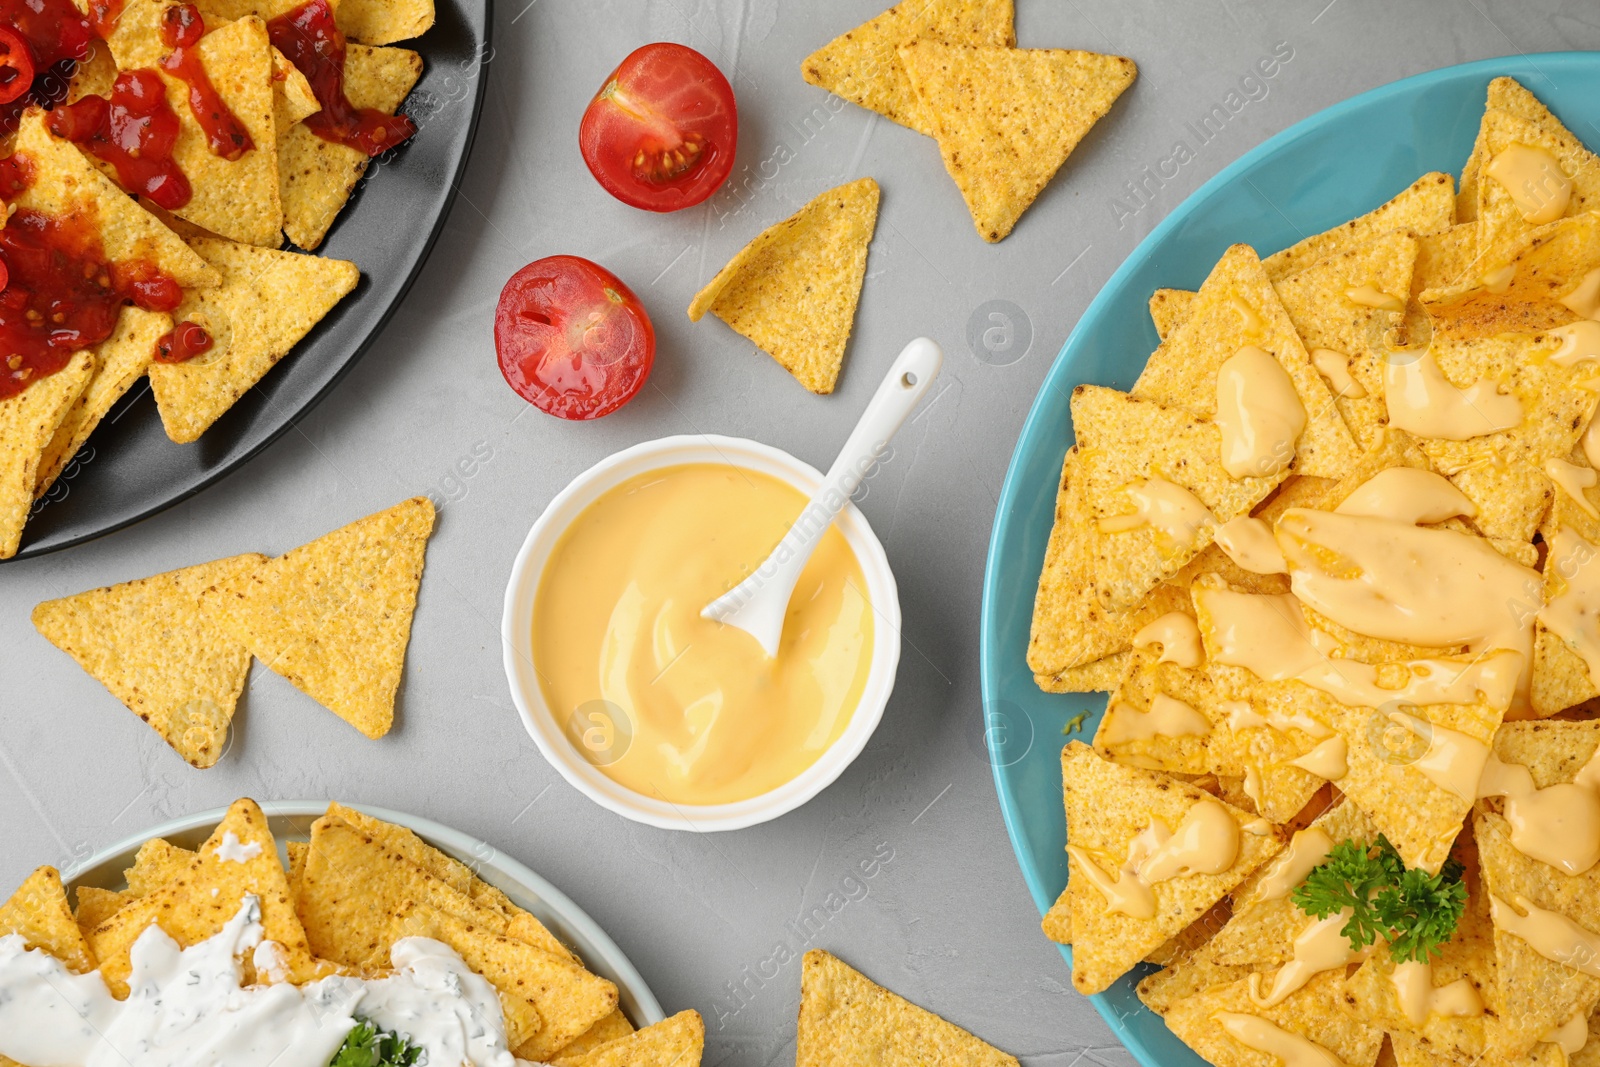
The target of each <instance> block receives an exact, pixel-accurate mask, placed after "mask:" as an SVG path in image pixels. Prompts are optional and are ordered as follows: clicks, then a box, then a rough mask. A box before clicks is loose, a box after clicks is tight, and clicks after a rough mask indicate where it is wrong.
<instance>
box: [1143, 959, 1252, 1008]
mask: <svg viewBox="0 0 1600 1067" xmlns="http://www.w3.org/2000/svg"><path fill="white" fill-rule="evenodd" d="M1251 971H1252V969H1251V968H1250V967H1231V966H1226V965H1224V964H1220V963H1217V962H1216V961H1215V960H1213V959H1212V958H1211V956H1210V953H1207V952H1200V953H1198V954H1196V955H1194V956H1191V957H1190V958H1188V959H1186V960H1180V961H1178V962H1177V963H1174V964H1172V965H1170V966H1168V967H1166V968H1163V969H1162V970H1159V971H1157V972H1156V973H1155V974H1151V975H1146V976H1145V977H1144V978H1142V979H1141V980H1140V981H1139V985H1138V989H1137V992H1138V994H1139V1000H1140V1001H1142V1002H1143V1003H1144V1006H1145V1007H1147V1008H1149V1009H1150V1010H1151V1011H1153V1012H1155V1013H1156V1014H1157V1015H1162V1016H1164V1015H1166V1014H1167V1012H1169V1011H1171V1010H1172V1006H1173V1005H1174V1004H1176V1003H1178V1002H1179V1001H1180V1000H1186V999H1188V998H1189V997H1192V996H1194V995H1195V994H1197V993H1203V992H1205V991H1206V990H1208V989H1216V988H1217V987H1218V986H1225V985H1231V984H1232V983H1234V982H1237V981H1239V980H1240V979H1242V978H1246V977H1248V976H1249V975H1250V974H1251Z"/></svg>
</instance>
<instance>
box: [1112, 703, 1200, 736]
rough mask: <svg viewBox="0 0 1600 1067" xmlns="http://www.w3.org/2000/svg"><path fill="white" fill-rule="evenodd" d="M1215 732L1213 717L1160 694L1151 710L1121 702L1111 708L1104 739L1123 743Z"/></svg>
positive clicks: (1151, 704) (1152, 704) (1151, 705)
mask: <svg viewBox="0 0 1600 1067" xmlns="http://www.w3.org/2000/svg"><path fill="white" fill-rule="evenodd" d="M1210 732H1211V720H1210V719H1207V718H1206V717H1205V716H1204V715H1202V714H1200V713H1199V712H1198V711H1195V710H1194V709H1193V708H1191V707H1190V706H1189V705H1187V704H1185V703H1184V702H1183V701H1181V700H1178V699H1177V698H1175V697H1170V696H1168V695H1167V694H1165V693H1157V694H1156V696H1155V699H1154V700H1152V701H1150V710H1149V711H1140V710H1139V709H1138V708H1136V707H1134V706H1133V705H1131V704H1124V703H1122V702H1121V701H1118V702H1117V703H1116V704H1113V705H1112V707H1111V712H1110V714H1109V715H1108V716H1107V721H1106V724H1105V727H1104V729H1103V730H1102V732H1101V736H1100V741H1101V743H1102V744H1106V745H1121V744H1126V743H1128V742H1129V741H1151V740H1154V739H1155V738H1157V737H1204V736H1206V735H1207V734H1209V733H1210Z"/></svg>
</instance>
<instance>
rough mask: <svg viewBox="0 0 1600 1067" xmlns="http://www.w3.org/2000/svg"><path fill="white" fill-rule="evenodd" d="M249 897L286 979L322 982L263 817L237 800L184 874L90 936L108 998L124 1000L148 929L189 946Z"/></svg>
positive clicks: (249, 975)
mask: <svg viewBox="0 0 1600 1067" xmlns="http://www.w3.org/2000/svg"><path fill="white" fill-rule="evenodd" d="M225 845H226V847H224V846H225ZM213 890H215V892H213ZM247 895H250V896H254V897H256V899H257V901H258V902H259V904H260V907H261V925H262V927H263V929H264V936H265V937H266V938H267V939H268V940H271V941H276V942H278V943H279V944H280V945H282V946H283V948H284V953H285V956H286V959H287V967H286V972H287V978H288V980H289V981H291V982H294V983H296V984H300V983H303V982H307V981H311V980H313V979H315V978H318V977H321V976H322V974H324V973H325V965H322V964H319V963H318V962H317V961H315V960H313V959H312V958H311V953H310V952H309V951H308V950H307V948H306V934H305V930H304V929H303V928H302V927H301V925H300V920H299V919H298V918H297V917H296V916H295V912H294V903H293V901H292V900H290V898H289V885H288V882H287V881H286V879H285V878H284V874H283V865H282V864H281V863H280V862H279V860H278V846H277V843H276V842H275V841H274V840H273V839H272V832H271V831H270V830H269V829H267V817H266V816H265V815H263V814H262V812H261V809H260V808H259V807H258V806H257V805H256V803H255V801H253V800H238V801H235V802H234V804H233V806H232V807H230V808H229V809H228V814H227V815H226V816H224V818H223V820H222V822H220V823H218V824H217V828H216V829H215V830H214V831H213V832H212V834H211V836H210V837H209V838H207V839H206V842H205V844H203V845H201V846H200V852H199V854H198V855H197V856H196V857H195V859H194V861H193V862H192V863H191V864H190V865H189V869H188V870H187V871H186V872H184V873H183V874H181V875H179V876H178V877H177V878H176V879H174V880H172V881H170V882H168V883H167V884H166V885H163V886H161V887H160V888H159V889H156V890H155V891H153V892H151V893H150V894H149V895H148V896H144V897H140V898H139V899H138V900H136V901H134V902H132V903H131V904H129V905H128V906H127V907H125V908H123V909H122V910H121V911H119V912H117V913H116V914H115V915H113V916H111V918H109V919H107V920H106V921H104V922H102V923H101V924H100V925H99V926H97V927H95V928H94V930H93V931H92V932H91V933H90V935H89V942H90V944H91V946H92V947H93V948H94V951H95V955H96V956H98V957H99V959H100V973H101V975H102V976H103V977H104V978H105V980H106V984H107V985H108V986H110V987H111V991H112V993H113V994H115V995H116V996H118V997H124V996H126V995H127V989H128V984H127V978H128V975H129V961H128V952H129V950H130V949H131V948H132V947H133V943H134V941H135V940H137V939H138V937H139V935H140V934H142V933H144V931H145V930H146V929H147V928H148V927H149V926H150V925H151V924H152V923H154V924H155V925H157V926H159V927H161V929H162V930H164V931H166V932H167V934H169V935H170V936H171V937H172V939H173V940H175V941H177V942H178V944H179V945H180V946H183V947H187V946H189V945H193V944H195V943H197V942H199V941H203V940H205V939H206V938H208V937H210V936H212V935H213V934H215V933H217V932H218V931H219V930H221V929H222V927H223V926H224V925H225V924H226V923H227V922H228V921H229V920H230V919H232V918H233V917H234V916H235V915H236V914H238V911H239V909H240V908H241V907H242V906H243V905H244V900H245V897H246V896H247ZM253 970H254V969H253V968H252V967H250V966H249V961H248V960H247V961H246V978H247V980H249V979H251V978H253Z"/></svg>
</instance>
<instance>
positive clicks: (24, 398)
mask: <svg viewBox="0 0 1600 1067" xmlns="http://www.w3.org/2000/svg"><path fill="white" fill-rule="evenodd" d="M94 367H95V360H94V353H93V352H91V351H89V350H87V349H85V350H84V351H82V352H77V353H75V354H74V355H73V356H72V357H71V358H70V359H69V360H68V361H67V363H66V365H65V366H63V367H62V368H61V369H60V370H58V371H56V372H55V373H54V374H52V375H50V376H49V377H48V378H43V379H41V380H39V381H36V382H34V383H33V384H32V385H30V386H28V387H27V388H26V389H24V390H23V391H22V392H20V393H17V394H16V395H14V396H8V397H6V398H5V399H4V400H0V559H10V558H11V557H12V556H14V555H16V554H17V547H18V545H20V544H21V543H22V526H23V524H24V523H25V522H27V521H28V513H29V512H30V511H31V510H32V509H33V499H34V494H33V487H34V486H35V485H36V484H38V481H39V467H40V465H41V463H42V462H43V460H44V455H45V452H46V450H47V449H48V448H49V447H50V442H51V441H52V440H53V439H54V438H55V435H56V430H57V428H59V427H60V425H61V423H62V421H63V420H65V419H66V417H67V415H68V414H69V413H70V412H71V411H72V405H73V404H74V403H75V402H76V401H77V399H78V396H79V395H80V394H81V393H82V392H83V390H84V387H85V386H86V385H87V384H88V382H89V377H90V376H91V375H92V374H93V373H94Z"/></svg>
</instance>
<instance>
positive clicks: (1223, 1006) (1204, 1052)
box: [1166, 971, 1383, 1067]
mask: <svg viewBox="0 0 1600 1067" xmlns="http://www.w3.org/2000/svg"><path fill="white" fill-rule="evenodd" d="M1343 989H1344V982H1343V975H1342V974H1339V973H1336V972H1333V971H1323V972H1322V973H1321V974H1318V975H1317V976H1316V977H1315V978H1312V979H1311V981H1309V982H1307V983H1306V985H1305V987H1304V988H1303V989H1301V990H1299V991H1298V992H1296V993H1294V994H1292V995H1290V997H1289V998H1288V999H1287V1000H1285V1001H1283V1002H1282V1003H1281V1004H1277V1005H1274V1006H1273V1007H1270V1008H1262V1007H1259V1006H1257V1005H1256V1004H1255V1003H1254V1002H1253V1001H1252V1000H1251V997H1250V988H1249V982H1248V980H1244V979H1241V980H1240V981H1237V982H1234V983H1233V984H1232V985H1225V986H1217V987H1214V988H1212V989H1207V990H1205V991H1203V992H1200V993H1196V994H1195V995H1194V996H1192V997H1188V998H1186V999H1184V1000H1180V1001H1178V1002H1177V1003H1175V1004H1173V1005H1172V1007H1171V1008H1170V1009H1169V1010H1168V1011H1167V1014H1166V1021H1167V1027H1168V1029H1170V1030H1171V1031H1172V1032H1173V1033H1174V1034H1176V1035H1178V1038H1179V1039H1180V1040H1182V1041H1183V1042H1184V1044H1186V1045H1188V1046H1189V1047H1190V1048H1192V1049H1194V1050H1195V1052H1197V1053H1199V1054H1200V1055H1201V1056H1203V1057H1204V1058H1205V1059H1206V1060H1208V1061H1209V1062H1211V1063H1213V1064H1215V1065H1216V1067H1272V1065H1274V1064H1281V1063H1282V1062H1283V1061H1282V1060H1280V1059H1278V1058H1277V1057H1276V1056H1273V1055H1272V1054H1270V1053H1266V1052H1257V1051H1256V1050H1254V1049H1252V1048H1250V1047H1249V1046H1247V1045H1244V1044H1242V1043H1241V1042H1239V1041H1236V1040H1234V1038H1232V1037H1231V1036H1229V1034H1228V1032H1227V1031H1226V1030H1224V1029H1223V1027H1222V1023H1221V1021H1219V1020H1218V1018H1217V1016H1218V1015H1219V1014H1220V1013H1224V1012H1228V1013H1238V1014H1243V1015H1255V1016H1258V1017H1260V1018H1262V1019H1265V1020H1267V1021H1268V1022H1269V1023H1272V1024H1273V1025H1274V1026H1277V1027H1278V1028H1279V1029H1282V1030H1287V1031H1288V1032H1289V1033H1291V1034H1297V1035H1299V1036H1300V1037H1303V1038H1306V1039H1307V1040H1309V1041H1311V1042H1313V1043H1314V1044H1318V1045H1321V1046H1322V1047H1323V1048H1325V1049H1326V1050H1327V1051H1328V1052H1329V1053H1330V1054H1331V1055H1333V1056H1335V1057H1337V1058H1338V1061H1339V1062H1340V1063H1341V1064H1343V1065H1344V1067H1372V1065H1373V1064H1375V1063H1376V1062H1377V1060H1378V1050H1379V1049H1380V1048H1381V1047H1382V1045H1383V1031H1382V1030H1380V1029H1378V1028H1377V1027H1375V1026H1368V1025H1367V1024H1366V1023H1364V1022H1363V1021H1362V1020H1360V1019H1359V1018H1357V1017H1356V1016H1354V1015H1351V1014H1350V1013H1348V1012H1346V1011H1344V1010H1343V1007H1342V1001H1343V996H1342V994H1343Z"/></svg>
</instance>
